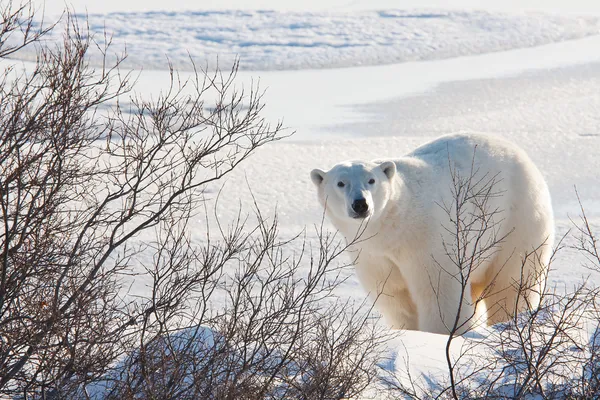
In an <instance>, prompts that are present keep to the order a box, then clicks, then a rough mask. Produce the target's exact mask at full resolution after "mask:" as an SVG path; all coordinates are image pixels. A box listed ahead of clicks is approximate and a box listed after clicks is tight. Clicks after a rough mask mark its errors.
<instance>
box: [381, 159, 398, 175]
mask: <svg viewBox="0 0 600 400" xmlns="http://www.w3.org/2000/svg"><path fill="white" fill-rule="evenodd" d="M380 167H381V169H382V170H383V173H384V174H385V176H387V177H388V179H392V177H393V176H394V174H396V163H394V162H393V161H386V162H383V163H381V165H380Z"/></svg>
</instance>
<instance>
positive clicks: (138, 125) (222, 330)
mask: <svg viewBox="0 0 600 400" xmlns="http://www.w3.org/2000/svg"><path fill="white" fill-rule="evenodd" d="M29 6H30V3H26V4H25V5H19V6H17V7H16V9H15V8H14V6H13V4H12V3H9V4H8V5H7V6H6V7H5V6H3V9H2V13H1V17H2V18H3V21H2V26H3V29H4V31H3V32H0V58H2V59H5V57H6V56H8V55H10V54H14V53H15V52H16V51H18V50H19V49H21V48H23V47H25V46H28V45H32V44H36V43H37V44H39V42H37V39H39V37H40V35H42V34H43V33H44V32H45V31H44V30H39V31H35V32H34V33H31V32H33V28H32V27H33V26H36V25H35V24H34V14H33V12H32V11H31V8H29ZM28 11H29V12H30V13H29V14H28V13H27V12H28ZM64 24H65V29H64V37H63V43H62V44H60V45H57V46H56V47H45V46H43V45H41V44H40V47H39V52H38V59H37V62H36V63H35V65H34V66H33V67H32V69H27V70H18V69H16V68H13V67H12V66H9V67H7V69H5V70H4V79H3V80H2V81H1V82H0V135H1V136H0V168H1V170H0V207H1V210H2V212H1V216H2V228H0V229H1V235H0V258H1V260H2V261H1V263H0V393H1V394H2V395H3V396H11V397H15V398H134V397H135V398H177V399H182V398H219V399H233V398H236V399H238V398H239V399H241V398H247V399H259V398H281V397H290V396H291V397H294V398H307V399H308V398H310V399H313V398H323V399H329V398H343V397H349V396H355V395H358V394H360V393H361V392H363V391H364V390H365V388H366V387H367V386H369V384H370V383H371V382H372V381H373V380H374V379H375V375H376V374H377V370H378V366H377V362H378V357H379V356H380V351H381V349H380V344H381V343H383V342H384V341H385V339H386V338H387V336H388V333H387V331H385V330H382V329H380V328H379V327H378V325H377V324H375V323H374V322H373V321H372V320H371V317H370V313H369V309H368V308H366V309H365V307H361V305H353V304H349V303H347V302H343V301H342V302H337V303H336V302H333V303H331V304H330V305H329V306H327V304H328V301H329V302H331V301H332V300H331V299H332V298H333V297H332V291H333V290H334V288H336V287H337V286H338V285H339V284H340V283H341V282H343V275H342V274H340V269H341V268H344V267H345V266H346V265H344V264H340V263H339V262H338V261H337V258H338V256H339V255H340V254H341V252H342V251H343V250H344V247H342V246H341V245H340V244H339V243H338V241H337V240H336V239H335V235H330V234H327V233H325V232H323V231H322V230H321V229H318V230H317V232H316V234H315V235H314V236H315V237H316V238H317V239H318V241H317V242H316V243H315V242H311V241H308V240H307V239H306V234H299V235H298V236H296V237H292V238H289V237H288V238H285V239H284V238H281V235H280V234H279V232H278V226H279V225H278V221H277V218H276V215H275V216H271V217H266V216H263V215H262V214H261V213H260V210H259V209H258V207H254V213H253V214H252V215H246V214H243V213H242V212H240V215H239V217H238V219H237V220H234V221H219V220H218V219H217V220H213V221H212V223H209V222H207V223H206V227H205V230H204V232H201V233H198V232H194V231H193V230H192V227H193V226H192V223H193V221H195V219H196V218H199V216H204V218H206V220H207V221H208V220H209V219H210V212H209V210H210V207H209V206H208V205H207V204H208V203H207V202H206V201H207V196H209V192H208V191H207V189H209V188H214V186H215V185H216V184H218V183H219V182H220V180H221V179H222V178H223V177H224V176H226V175H227V174H229V173H230V172H231V171H233V170H234V169H235V168H236V167H237V166H238V165H239V164H240V163H242V162H243V161H244V160H246V159H247V158H248V157H250V156H251V155H252V153H253V152H254V151H255V150H256V149H257V148H259V147H261V146H264V145H266V144H268V143H270V142H273V141H276V140H278V139H280V138H281V137H283V131H282V127H281V125H280V124H277V125H274V126H272V125H270V124H268V123H267V122H266V121H265V120H264V118H263V117H262V116H261V112H262V109H263V106H264V104H263V101H262V92H261V91H260V90H259V88H258V87H257V86H256V85H253V86H252V87H250V88H249V89H247V90H245V91H244V90H239V89H237V88H236V87H235V86H234V80H235V77H236V72H237V65H234V66H233V68H232V69H231V70H230V71H229V72H223V71H220V70H217V71H216V72H212V73H210V72H206V71H201V70H197V71H196V73H195V74H194V75H192V78H191V79H188V80H184V81H181V80H180V78H179V76H178V75H177V73H175V72H174V71H173V70H171V85H170V87H169V88H168V89H167V90H166V91H165V92H163V93H162V94H160V95H159V96H158V98H156V99H155V100H152V101H150V100H147V99H144V98H141V97H139V96H136V95H134V94H131V89H132V87H133V84H134V82H133V80H132V78H131V76H130V75H129V74H128V73H122V72H121V71H120V70H119V65H120V62H121V61H122V59H123V58H122V57H121V58H118V59H117V60H116V61H115V62H114V63H110V61H109V57H108V54H109V52H110V49H109V46H110V43H109V41H104V42H105V43H108V44H107V45H106V46H104V47H101V46H98V45H97V44H96V43H95V42H94V40H93V38H92V37H90V36H89V34H88V32H86V31H85V30H84V29H81V28H80V26H79V25H78V21H77V20H76V19H75V18H73V17H72V16H70V15H67V17H66V20H65V22H64ZM14 31H19V32H22V34H23V35H22V37H21V39H22V40H21V41H20V42H18V43H17V44H14V45H8V44H6V43H8V42H6V41H5V40H4V38H6V36H7V35H10V32H14ZM91 49H94V51H100V53H101V54H102V55H103V57H104V63H103V64H102V65H103V66H102V67H101V68H96V69H95V68H93V67H92V66H90V65H89V64H88V61H87V60H88V58H87V55H88V54H89V52H90V51H91ZM111 57H112V55H111ZM126 95H129V97H127V96H126ZM210 96H212V97H213V99H214V102H210V103H207V100H206V98H207V97H210ZM124 104H126V105H124ZM139 279H143V280H144V281H145V282H146V285H147V288H146V290H145V291H142V293H133V292H131V291H130V290H129V289H130V286H129V285H132V284H133V282H135V281H136V280H139ZM134 294H135V295H134ZM340 301H341V300H340Z"/></svg>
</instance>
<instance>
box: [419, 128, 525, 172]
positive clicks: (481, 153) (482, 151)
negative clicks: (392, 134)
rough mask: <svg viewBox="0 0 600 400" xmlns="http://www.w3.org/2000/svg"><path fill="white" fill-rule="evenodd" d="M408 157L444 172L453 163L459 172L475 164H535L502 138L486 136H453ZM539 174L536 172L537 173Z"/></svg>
mask: <svg viewBox="0 0 600 400" xmlns="http://www.w3.org/2000/svg"><path fill="white" fill-rule="evenodd" d="M407 157H414V158H418V159H420V160H422V161H424V162H426V163H427V164H428V165H430V166H431V167H441V168H445V167H447V166H448V162H449V161H451V162H452V164H453V165H455V166H456V167H457V168H459V169H460V168H463V167H464V166H467V167H469V168H470V166H471V163H472V162H473V161H474V160H475V161H477V160H488V161H490V162H492V163H493V164H496V163H497V164H505V166H508V165H510V164H515V163H516V164H520V163H523V162H525V163H527V164H531V165H532V166H533V163H532V162H531V160H530V159H529V157H528V156H527V154H526V153H525V152H524V151H523V150H522V149H521V148H520V147H518V146H516V145H515V144H513V143H511V142H509V141H507V140H504V139H502V138H499V137H496V136H492V135H483V134H453V135H446V136H442V137H440V138H438V139H436V140H434V141H431V142H429V143H426V144H424V145H422V146H419V147H418V148H416V149H415V150H414V151H413V152H411V153H410V154H408V155H407ZM536 170H537V169H536Z"/></svg>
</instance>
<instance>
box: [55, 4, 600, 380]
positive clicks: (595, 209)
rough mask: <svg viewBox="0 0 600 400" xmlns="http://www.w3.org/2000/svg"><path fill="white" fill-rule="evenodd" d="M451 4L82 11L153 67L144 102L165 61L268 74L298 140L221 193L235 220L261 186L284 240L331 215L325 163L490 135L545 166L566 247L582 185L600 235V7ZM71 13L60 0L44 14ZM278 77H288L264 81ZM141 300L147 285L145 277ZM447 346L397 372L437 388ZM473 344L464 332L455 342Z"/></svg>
mask: <svg viewBox="0 0 600 400" xmlns="http://www.w3.org/2000/svg"><path fill="white" fill-rule="evenodd" d="M446 3H447V2H446V1H442V0H428V1H417V0H410V1H394V2H392V1H388V0H376V1H374V2H366V1H363V2H360V1H354V2H351V1H348V0H322V1H316V0H309V1H307V2H293V3H292V2H281V1H276V0H252V1H251V2H247V1H243V0H220V1H207V2H203V3H202V4H201V5H199V3H197V2H191V1H189V0H175V1H171V2H169V3H168V4H166V3H163V2H160V3H159V2H156V1H139V0H136V1H131V2H123V1H114V0H109V1H106V2H89V1H86V0H77V1H73V2H72V4H73V6H74V7H75V10H76V11H77V12H84V11H83V10H84V9H86V8H87V10H88V12H89V13H90V15H89V17H90V27H91V29H92V30H93V31H95V32H99V31H100V29H102V28H103V27H104V25H105V24H106V28H107V30H108V31H109V32H112V33H114V35H115V39H116V43H123V42H127V46H128V52H129V53H130V57H131V59H130V62H131V63H132V64H143V65H144V68H145V71H144V73H142V75H141V76H140V78H139V82H138V86H137V90H138V91H139V92H141V93H142V94H143V95H145V96H150V95H152V94H155V93H157V92H158V91H159V90H161V89H164V88H166V86H167V84H168V74H167V73H166V72H165V71H164V70H160V66H164V65H165V60H166V58H165V55H168V57H169V58H170V59H171V60H174V61H175V62H176V63H178V64H180V65H181V66H182V67H183V68H184V69H186V68H187V67H186V64H185V62H186V61H185V59H186V58H187V56H188V54H187V52H186V50H189V51H190V54H191V55H192V56H193V57H194V58H195V59H196V60H197V61H201V60H203V59H204V57H207V56H208V57H212V56H214V55H216V54H219V55H220V56H222V57H223V58H221V59H220V60H221V61H222V62H223V64H226V63H227V62H228V61H229V59H230V57H232V56H233V55H235V54H239V55H240V57H241V59H242V63H243V64H242V66H243V68H244V69H245V71H244V72H241V73H240V75H239V84H240V85H248V84H249V82H250V81H251V79H256V78H259V79H260V83H261V87H263V88H267V93H266V95H265V101H266V103H267V108H266V109H265V115H266V116H267V117H268V119H270V120H271V121H276V120H277V119H278V118H283V119H284V123H285V125H286V126H288V127H289V128H290V131H296V133H295V135H293V136H292V137H291V138H289V139H287V140H283V141H281V142H278V143H273V144H270V145H268V146H266V147H265V148H263V149H261V150H260V151H259V152H257V153H256V154H255V156H254V157H251V158H250V159H249V160H248V161H247V162H246V163H245V164H244V165H243V167H242V168H240V169H239V170H238V171H237V172H236V173H234V174H233V175H232V176H230V177H229V178H228V179H227V182H226V183H225V186H224V189H223V192H222V193H221V198H232V199H235V201H231V205H230V206H227V205H226V206H223V204H222V207H221V208H220V209H219V215H220V218H222V219H223V220H227V219H230V218H234V217H235V215H236V214H237V212H238V210H237V206H238V204H240V203H242V204H244V205H247V207H248V208H250V207H251V205H250V204H251V197H250V196H251V194H250V191H249V189H248V186H249V187H251V188H252V194H253V195H254V196H255V198H256V201H257V203H258V204H259V205H260V206H261V208H263V209H264V211H265V212H268V211H274V210H275V208H277V210H278V214H279V219H280V223H281V227H282V231H283V234H289V235H292V234H294V233H297V232H300V231H301V230H302V229H303V228H304V227H305V226H307V225H308V226H311V225H313V224H317V223H319V222H320V220H321V216H322V210H321V209H320V206H319V204H318V202H317V200H316V192H315V189H314V187H313V184H312V182H311V181H310V178H309V173H310V170H311V169H312V168H315V167H318V168H322V169H327V168H329V167H331V166H332V165H333V164H335V163H337V162H339V161H341V160H345V159H357V158H364V159H370V158H381V157H385V156H391V157H397V156H399V155H402V154H405V153H408V152H409V151H410V150H412V149H414V148H415V147H416V146H418V145H420V144H422V143H424V142H426V141H428V140H430V139H433V138H435V137H437V136H439V135H442V134H445V133H451V132H456V131H478V132H485V133H489V134H493V135H500V136H503V137H505V138H508V139H509V140H512V141H514V142H516V143H517V144H519V145H520V146H522V147H523V148H524V149H526V151H527V153H528V154H529V155H530V156H531V158H532V159H533V160H534V162H535V163H536V165H538V167H539V168H540V169H541V171H542V172H543V174H544V176H545V177H546V179H547V181H548V184H549V187H550V191H551V195H552V198H553V206H554V210H555V215H556V223H557V228H558V229H557V237H559V236H561V235H563V234H564V233H566V232H567V231H568V230H569V229H570V228H572V223H571V221H570V219H569V217H573V218H576V216H577V215H578V213H579V208H578V204H577V199H576V196H575V192H574V189H573V186H577V189H578V191H579V193H580V196H581V199H582V201H583V204H584V205H585V207H586V211H587V213H588V218H589V219H590V222H591V224H592V226H593V227H595V229H596V230H597V231H598V230H599V229H600V174H599V173H598V171H600V149H599V146H600V128H599V127H600V54H599V53H598V51H597V49H598V46H600V35H598V33H599V27H600V25H599V24H600V23H599V18H600V2H596V1H584V0H572V1H569V2H566V1H560V0H550V1H544V0H529V1H518V0H509V1H504V2H498V1H475V0H459V1H456V2H452V5H451V6H449V5H447V4H446ZM62 5H63V1H62V0H48V1H47V2H46V12H47V13H48V14H49V15H53V14H56V13H57V11H58V10H59V9H60V8H61V7H62ZM200 7H202V8H200ZM392 7H397V8H399V9H393V8H392ZM217 10H219V11H217ZM264 10H271V11H264ZM373 10H375V11H373ZM377 10H379V11H377ZM573 39H576V40H573ZM342 66H343V67H346V68H334V67H342ZM153 68H154V70H153ZM187 69H189V68H187ZM278 69H285V70H282V71H264V70H278ZM182 76H183V77H185V76H187V75H186V73H183V74H182ZM238 199H239V202H238ZM201 224H202V223H201V222H199V228H198V229H201ZM307 232H308V239H309V240H310V239H311V236H310V235H311V232H312V230H311V229H308V230H307ZM140 240H143V238H140ZM583 261H584V260H582V258H581V257H580V256H577V255H576V254H575V253H574V252H573V251H571V250H568V249H567V250H565V251H563V252H561V253H560V254H559V256H558V258H557V260H556V261H555V263H554V264H553V266H552V271H551V273H550V284H551V285H552V286H557V287H559V288H562V289H561V290H563V291H564V290H566V288H569V287H572V286H573V285H575V284H576V283H577V282H580V281H581V279H582V277H586V276H588V275H591V282H593V283H595V284H599V283H600V274H594V273H591V272H590V271H589V270H587V269H586V268H584V266H583V264H582V263H583ZM359 287H360V286H359V284H358V282H357V280H356V279H355V278H354V277H351V278H350V279H349V280H348V281H347V282H346V283H345V284H344V286H343V287H342V288H340V295H341V296H347V297H354V298H357V299H362V298H363V297H364V293H363V292H361V291H360V290H359V289H358V288H359ZM133 290H139V291H143V290H145V288H144V282H143V280H142V279H140V280H139V281H138V282H137V285H136V286H135V287H134V288H133ZM446 339H447V338H446V337H445V336H443V335H433V334H426V333H422V332H406V333H404V334H403V336H402V337H401V338H400V343H399V344H398V345H397V346H396V347H395V348H394V351H393V353H394V354H393V358H394V359H395V360H396V361H395V367H396V368H397V370H398V373H399V374H400V373H402V371H406V370H405V369H403V367H404V366H405V365H406V364H408V366H409V367H410V370H411V373H412V374H413V376H415V374H416V375H417V376H419V375H420V376H424V375H428V376H430V377H431V376H433V378H432V379H434V378H435V376H436V374H437V372H436V371H439V372H440V373H442V372H443V371H445V368H446V366H445V358H444V352H443V349H444V348H445V345H446ZM469 340H471V339H470V338H458V339H457V346H458V348H460V346H462V344H464V342H468V341H469ZM592 340H593V339H592Z"/></svg>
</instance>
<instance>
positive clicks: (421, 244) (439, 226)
mask: <svg viewBox="0 0 600 400" xmlns="http://www.w3.org/2000/svg"><path fill="white" fill-rule="evenodd" d="M311 179H312V181H313V183H314V184H315V185H316V186H317V189H318V198H319V201H320V203H321V204H322V205H323V206H324V207H325V212H326V215H327V217H328V218H329V219H330V221H331V222H332V223H333V225H334V226H335V227H336V228H337V229H338V230H339V231H340V232H341V233H342V234H343V235H344V236H345V238H346V241H347V243H348V245H349V247H348V251H349V252H351V253H352V255H353V257H356V267H355V268H356V273H357V276H358V279H359V281H360V282H361V284H362V285H363V287H364V288H365V289H366V291H367V292H368V293H369V294H370V295H371V296H372V297H373V299H374V301H375V306H376V308H377V309H378V310H379V311H380V312H381V314H382V315H383V317H384V319H385V320H386V321H387V322H388V324H390V325H391V326H392V327H394V328H402V329H410V330H421V331H427V332H433V333H444V334H448V333H449V332H451V331H452V332H453V333H457V334H461V333H464V332H466V331H468V330H470V329H472V328H473V327H476V326H478V325H479V324H488V325H492V324H495V323H497V322H501V321H506V320H508V319H509V318H510V317H511V316H512V315H514V314H515V313H518V312H521V311H524V310H526V309H528V308H533V307H536V306H537V305H538V304H539V301H540V293H541V292H542V291H543V289H544V286H545V281H546V276H547V271H548V263H549V260H550V255H551V252H552V245H553V239H554V222H553V212H552V205H551V201H550V193H549V191H548V187H547V185H546V183H545V181H544V178H543V177H542V174H541V173H540V171H539V170H538V169H537V168H536V166H535V165H534V164H533V162H532V161H531V159H530V158H529V157H528V156H527V154H526V153H525V152H524V151H523V150H522V149H520V148H519V147H517V146H516V145H514V144H512V143H510V142H508V141H506V140H503V139H501V138H498V137H494V136H489V135H483V134H454V135H447V136H442V137H440V138H438V139H436V140H434V141H432V142H429V143H427V144H424V145H422V146H421V147H419V148H417V149H416V150H414V151H413V152H412V153H410V154H408V155H406V156H404V157H401V158H399V159H395V160H375V161H371V162H369V161H348V162H342V163H340V164H337V165H335V166H334V167H333V168H331V169H330V170H329V171H327V172H324V171H322V170H320V169H314V170H313V171H312V172H311Z"/></svg>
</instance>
